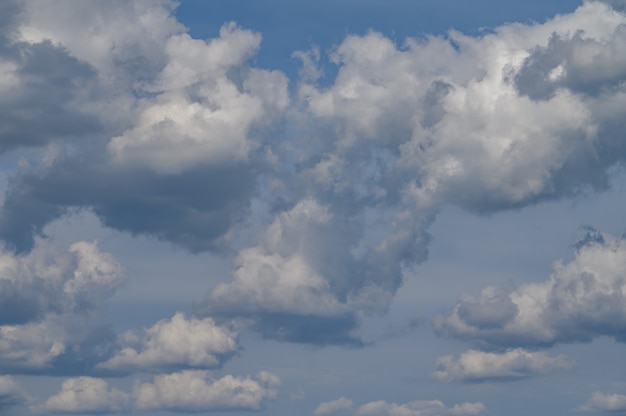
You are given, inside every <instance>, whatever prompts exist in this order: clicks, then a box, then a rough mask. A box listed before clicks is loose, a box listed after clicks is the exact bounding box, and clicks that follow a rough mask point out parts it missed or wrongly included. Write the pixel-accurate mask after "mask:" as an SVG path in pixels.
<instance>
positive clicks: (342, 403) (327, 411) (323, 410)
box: [313, 397, 352, 416]
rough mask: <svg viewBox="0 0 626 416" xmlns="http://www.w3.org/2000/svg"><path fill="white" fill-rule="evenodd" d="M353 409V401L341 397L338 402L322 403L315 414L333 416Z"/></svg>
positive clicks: (317, 415)
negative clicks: (332, 415)
mask: <svg viewBox="0 0 626 416" xmlns="http://www.w3.org/2000/svg"><path fill="white" fill-rule="evenodd" d="M351 408H352V400H350V399H347V398H345V397H340V398H338V399H337V400H332V401H330V402H323V403H320V404H319V406H317V407H316V408H315V411H314V412H313V414H314V415H316V416H324V415H331V414H333V413H338V412H341V411H345V410H349V409H351Z"/></svg>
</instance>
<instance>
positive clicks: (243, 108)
mask: <svg viewBox="0 0 626 416" xmlns="http://www.w3.org/2000/svg"><path fill="white" fill-rule="evenodd" d="M260 41H261V36H260V35H258V34H254V33H252V32H250V31H246V30H242V29H239V28H237V27H236V26H235V25H234V24H233V23H231V24H226V25H224V26H223V27H222V29H221V30H220V37H219V38H217V39H213V40H211V41H208V42H204V41H202V40H198V39H192V38H191V37H190V36H189V35H187V34H181V35H176V36H172V37H171V38H169V39H168V41H167V45H166V47H165V48H166V53H167V59H168V63H167V65H166V66H165V67H164V68H163V70H162V72H161V73H160V74H159V75H158V76H157V77H156V80H155V81H154V85H151V86H148V87H147V88H148V89H150V90H152V91H153V92H154V93H156V94H157V96H156V97H155V98H154V99H150V100H144V102H143V103H142V104H141V105H140V106H141V107H142V109H141V112H140V115H139V116H138V119H137V122H136V123H135V124H136V125H135V126H134V127H133V128H132V129H130V130H127V131H126V132H124V133H123V134H122V135H121V136H118V137H114V138H113V139H112V140H111V142H110V143H109V146H108V149H109V151H110V152H111V154H112V156H113V158H114V159H116V160H117V161H120V162H123V163H128V164H131V165H145V166H148V167H149V168H150V169H153V170H155V171H158V172H166V173H178V172H180V171H183V170H186V169H189V168H190V167H194V166H197V165H199V164H207V163H208V164H222V163H226V164H229V163H233V162H242V161H246V160H247V159H248V155H249V153H250V152H251V151H252V150H254V148H255V147H257V146H258V145H259V144H258V143H255V142H254V141H252V140H251V139H250V138H249V134H250V131H251V129H252V128H253V127H254V126H255V125H258V126H261V125H263V124H265V125H267V124H270V121H271V119H272V118H273V117H276V116H279V115H280V113H281V112H282V111H283V110H284V109H285V108H286V106H287V104H288V103H289V98H288V95H287V79H286V77H285V76H284V75H283V74H282V73H280V72H277V71H274V72H270V71H264V70H260V69H247V68H244V67H243V65H244V63H245V61H246V60H247V59H248V58H249V57H250V56H251V55H252V54H253V53H254V52H255V51H256V50H257V48H258V46H259V43H260ZM233 71H238V72H240V73H241V74H240V77H241V78H242V80H241V81H240V83H239V84H238V81H235V80H233V79H231V78H232V74H231V73H232V72H233ZM229 76H230V78H229Z"/></svg>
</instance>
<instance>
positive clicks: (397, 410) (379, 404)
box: [355, 400, 485, 416]
mask: <svg viewBox="0 0 626 416" xmlns="http://www.w3.org/2000/svg"><path fill="white" fill-rule="evenodd" d="M484 412H485V406H484V405H483V404H482V403H462V404H455V405H454V406H452V407H447V406H446V405H445V404H444V403H443V402H441V401H439V400H428V401H414V402H409V403H405V404H396V403H388V402H386V401H383V400H379V401H375V402H369V403H366V404H364V405H363V406H361V407H359V408H358V409H357V411H356V413H355V414H356V415H357V416H381V415H382V416H469V415H480V414H483V413H484Z"/></svg>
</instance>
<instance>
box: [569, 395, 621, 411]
mask: <svg viewBox="0 0 626 416" xmlns="http://www.w3.org/2000/svg"><path fill="white" fill-rule="evenodd" d="M576 410H578V411H581V412H603V413H611V414H614V413H621V412H626V395H624V394H616V393H613V394H605V393H602V392H599V391H596V392H594V393H593V395H592V396H591V398H590V399H589V400H588V401H587V403H585V404H583V405H582V406H579V407H578V408H577V409H576Z"/></svg>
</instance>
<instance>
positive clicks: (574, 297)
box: [435, 231, 626, 347]
mask: <svg viewBox="0 0 626 416" xmlns="http://www.w3.org/2000/svg"><path fill="white" fill-rule="evenodd" d="M625 248H626V245H625V243H624V240H622V239H621V238H615V237H612V236H610V235H607V234H602V233H599V232H596V231H590V234H589V235H588V236H587V237H586V238H585V239H583V240H582V241H581V242H580V243H579V244H577V250H576V252H575V256H574V259H572V260H571V261H570V262H569V263H563V262H562V261H557V262H556V263H555V264H554V267H553V269H554V271H553V273H552V275H551V276H550V278H549V279H548V280H546V281H544V282H540V283H529V284H524V285H521V286H519V287H518V288H517V289H515V290H514V291H512V292H510V293H508V294H506V295H504V297H505V298H506V299H508V301H506V303H507V304H508V303H509V302H510V303H512V304H513V305H514V306H515V309H516V313H515V314H514V315H510V316H508V317H507V319H506V320H501V321H497V322H496V321H493V322H490V325H488V326H485V325H484V324H483V322H482V321H480V320H479V321H476V320H473V319H472V316H471V315H468V314H467V313H464V310H465V305H467V304H468V303H469V304H471V305H473V307H474V308H476V309H477V310H478V311H479V312H478V313H479V315H483V314H486V313H487V312H489V311H490V310H491V309H492V308H493V306H492V303H493V293H494V290H493V288H487V289H485V290H484V291H483V292H482V293H481V295H480V296H479V297H478V298H474V297H471V296H468V297H466V298H464V299H463V300H461V301H460V302H459V303H457V305H456V306H455V307H454V308H453V310H452V311H451V312H450V313H449V314H448V315H440V316H438V317H437V318H436V319H435V329H436V331H437V332H439V333H440V334H446V335H450V336H455V337H459V338H466V339H468V340H470V341H472V342H476V343H479V344H481V345H483V346H491V347H498V346H500V347H502V346H528V345H534V346H548V345H552V344H555V343H561V342H588V341H591V340H592V339H594V338H596V337H600V336H610V337H614V338H615V339H616V340H618V341H621V342H623V341H625V339H624V335H623V334H624V328H626V309H625V308H624V305H625V304H626V303H625V301H626V300H625V299H624V287H625V285H626V277H625V276H626V273H625V272H626V249H625Z"/></svg>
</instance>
